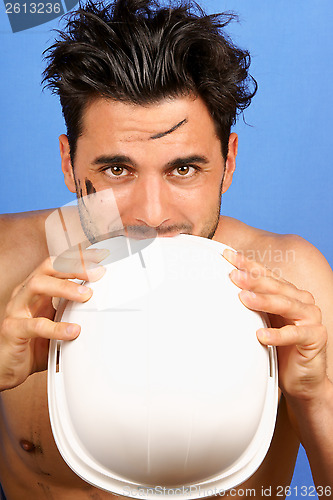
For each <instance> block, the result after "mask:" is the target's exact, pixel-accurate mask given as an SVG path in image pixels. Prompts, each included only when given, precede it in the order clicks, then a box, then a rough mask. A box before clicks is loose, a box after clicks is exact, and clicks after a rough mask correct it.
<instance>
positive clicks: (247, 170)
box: [0, 0, 333, 498]
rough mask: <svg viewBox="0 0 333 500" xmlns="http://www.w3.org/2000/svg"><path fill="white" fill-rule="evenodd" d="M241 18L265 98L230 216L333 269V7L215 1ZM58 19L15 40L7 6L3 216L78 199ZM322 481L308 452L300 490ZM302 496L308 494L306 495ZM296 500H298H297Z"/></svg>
mask: <svg viewBox="0 0 333 500" xmlns="http://www.w3.org/2000/svg"><path fill="white" fill-rule="evenodd" d="M201 5H202V6H203V7H204V8H205V9H206V10H207V11H208V12H217V11H222V10H233V11H235V12H237V13H238V14H239V16H240V22H239V23H233V24H232V25H231V26H230V28H229V30H228V31H229V33H230V34H231V37H232V38H233V40H234V41H235V43H237V44H239V45H240V46H241V47H243V48H247V49H249V50H250V52H251V55H252V66H251V67H252V70H251V73H252V74H253V76H254V77H255V78H256V79H257V81H258V83H259V90H258V93H257V96H256V97H255V98H254V100H253V103H252V104H251V106H250V108H249V109H248V110H246V111H245V120H246V122H247V123H248V124H249V125H246V124H245V123H244V122H243V120H242V119H241V118H240V120H239V122H238V124H237V126H236V127H235V129H234V131H236V132H237V133H238V134H239V155H238V162H237V171H236V174H235V176H234V182H233V185H232V186H231V188H230V190H229V191H228V192H227V193H226V195H225V196H224V197H223V200H222V211H223V213H224V214H226V215H230V216H232V217H236V218H238V219H240V220H242V221H244V222H245V223H247V224H250V225H253V226H256V227H259V228H262V229H266V230H269V231H273V232H278V233H296V234H299V235H301V236H303V237H304V238H306V239H307V240H309V241H310V242H311V243H313V244H314V245H315V246H316V247H317V248H319V250H321V252H322V253H323V254H324V255H325V257H326V258H327V260H328V261H329V262H330V264H331V265H332V263H333V238H332V235H331V228H332V227H333V224H332V223H333V197H332V187H333V182H332V181H333V172H332V168H331V164H332V161H331V149H332V148H331V145H332V140H331V135H332V127H331V120H332V116H333V113H332V111H333V110H332V107H333V105H332V103H333V85H332V82H333V64H332V61H333V42H332V26H333V2H332V1H331V0H317V1H316V2H314V1H304V0H303V1H300V0H293V1H292V2H290V0H279V1H273V0H266V1H263V0H229V1H228V0H205V1H201ZM57 26H58V20H53V21H51V22H49V23H47V24H44V25H41V26H37V27H35V28H31V29H29V30H26V31H23V32H19V33H15V34H13V33H12V31H11V28H10V24H9V21H8V18H7V16H6V13H5V9H4V4H3V3H1V2H0V68H1V81H0V86H1V94H0V95H1V122H0V147H1V149H0V151H1V153H0V154H1V164H0V172H1V182H0V213H1V212H3V213H6V212H20V211H27V210H37V209H42V208H50V207H56V206H59V205H63V204H65V203H67V202H69V201H70V200H72V195H71V194H70V193H69V192H68V191H67V189H66V187H65V185H64V182H63V178H62V174H61V170H60V161H59V153H58V139H57V138H58V136H59V135H60V134H61V133H63V132H65V127H64V123H63V119H62V115H61V109H60V105H59V104H58V102H57V98H56V97H54V96H51V95H50V93H49V92H45V93H42V91H41V87H40V79H41V71H42V69H43V63H42V57H41V53H42V51H43V50H44V49H46V48H47V47H48V45H50V44H51V43H52V38H53V34H52V32H51V31H50V30H51V29H52V28H56V27H57ZM310 484H313V483H312V479H311V472H310V470H309V466H308V464H307V461H306V457H305V454H304V451H303V450H301V452H300V454H299V457H298V462H297V466H296V470H295V475H294V479H293V483H292V486H296V485H298V486H305V485H310ZM298 496H300V493H299V494H298ZM289 498H296V495H295V493H294V494H292V495H291V496H290V497H289Z"/></svg>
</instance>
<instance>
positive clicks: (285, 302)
mask: <svg viewBox="0 0 333 500" xmlns="http://www.w3.org/2000/svg"><path fill="white" fill-rule="evenodd" d="M282 297H283V298H282V306H281V308H282V313H283V314H287V313H289V312H290V311H291V309H292V307H293V302H292V300H291V299H290V298H289V297H285V296H282Z"/></svg>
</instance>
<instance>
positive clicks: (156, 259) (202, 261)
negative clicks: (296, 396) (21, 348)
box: [48, 235, 278, 498]
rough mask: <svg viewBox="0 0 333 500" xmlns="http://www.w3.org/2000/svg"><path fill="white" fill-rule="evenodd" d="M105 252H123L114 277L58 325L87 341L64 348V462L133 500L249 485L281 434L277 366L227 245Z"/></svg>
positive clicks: (57, 359) (60, 362)
mask: <svg viewBox="0 0 333 500" xmlns="http://www.w3.org/2000/svg"><path fill="white" fill-rule="evenodd" d="M92 247H93V248H94V247H95V248H108V249H109V250H110V256H109V257H108V258H107V259H106V260H105V261H104V262H103V265H105V267H106V274H105V275H104V276H103V278H102V279H100V280H99V281H97V282H95V283H89V286H90V287H91V288H92V289H93V295H92V298H91V299H90V300H89V301H88V302H86V303H84V304H82V303H74V302H68V303H66V304H64V306H63V307H62V308H61V310H60V312H58V317H57V320H59V321H60V320H61V321H68V322H75V323H79V324H80V325H81V333H80V335H79V337H78V338H77V339H75V340H73V341H51V342H50V350H49V371H48V399H49V414H50V420H51V426H52V431H53V434H54V438H55V441H56V443H57V446H58V448H59V451H60V453H61V454H62V456H63V458H64V460H65V461H66V462H67V464H68V465H69V466H70V467H71V468H72V469H73V471H74V472H75V473H76V474H78V475H79V476H81V477H82V478H83V479H84V480H86V481H87V482H89V483H91V484H93V485H95V486H97V487H99V488H102V489H104V490H107V491H110V492H113V493H115V494H117V495H124V496H127V497H133V498H137V497H140V498H154V497H156V496H159V495H161V494H162V493H163V492H164V494H171V495H172V496H173V497H174V498H199V497H205V496H211V495H212V494H213V493H212V492H214V491H215V493H219V492H220V493H221V492H223V491H226V490H228V489H231V488H234V487H235V486H237V485H238V484H240V483H242V482H244V481H245V480H246V479H247V478H248V477H250V476H251V475H252V474H253V473H254V472H255V470H256V469H257V468H258V467H259V465H260V464H261V462H262V461H263V459H264V457H265V455H266V453H267V450H268V448H269V445H270V442H271V438H272V435H273V431H274V426H275V419H276V411H277V401H278V387H277V379H278V377H277V361H276V352H275V348H273V347H265V346H263V345H261V344H260V343H259V341H258V340H257V337H256V330H257V329H258V328H261V327H265V326H267V318H266V317H265V316H264V315H263V314H259V313H257V312H254V311H251V310H249V309H247V308H246V307H245V306H244V305H243V304H242V303H241V301H240V299H239V297H238V293H239V291H240V290H239V288H238V287H236V285H234V284H233V283H232V282H231V280H230V278H229V276H228V275H229V273H230V271H231V270H232V269H233V266H232V265H231V264H230V263H229V262H227V261H226V260H225V259H224V257H222V253H223V250H224V249H225V248H227V247H226V246H225V245H223V244H221V243H218V242H216V241H212V240H208V239H206V238H201V237H196V236H190V235H179V236H176V237H172V238H156V239H151V240H133V239H132V240H131V239H128V238H125V237H116V238H112V239H109V240H106V241H102V242H99V243H96V244H94V245H92ZM161 492H162V493H161Z"/></svg>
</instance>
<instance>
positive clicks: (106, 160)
mask: <svg viewBox="0 0 333 500" xmlns="http://www.w3.org/2000/svg"><path fill="white" fill-rule="evenodd" d="M118 163H130V164H131V165H133V166H136V164H135V162H134V161H133V160H132V158H130V157H129V156H125V155H102V156H98V157H97V158H95V159H94V160H93V161H92V165H106V164H107V165H114V164H118Z"/></svg>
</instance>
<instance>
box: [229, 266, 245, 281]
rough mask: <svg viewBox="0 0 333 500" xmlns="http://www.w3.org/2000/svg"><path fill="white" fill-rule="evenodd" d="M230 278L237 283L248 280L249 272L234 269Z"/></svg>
mask: <svg viewBox="0 0 333 500" xmlns="http://www.w3.org/2000/svg"><path fill="white" fill-rule="evenodd" d="M229 276H230V278H231V279H234V280H236V281H237V280H241V279H244V278H247V272H246V271H242V270H241V269H233V270H232V271H231V273H230V274H229Z"/></svg>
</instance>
